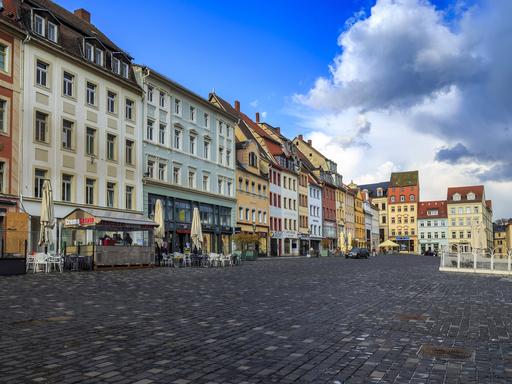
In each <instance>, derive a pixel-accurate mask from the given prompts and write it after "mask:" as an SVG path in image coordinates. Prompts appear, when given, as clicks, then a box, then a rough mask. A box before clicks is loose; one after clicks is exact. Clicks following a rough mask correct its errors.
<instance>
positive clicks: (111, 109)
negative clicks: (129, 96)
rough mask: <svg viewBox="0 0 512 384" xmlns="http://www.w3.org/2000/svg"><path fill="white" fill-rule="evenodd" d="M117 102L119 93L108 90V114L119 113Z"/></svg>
mask: <svg viewBox="0 0 512 384" xmlns="http://www.w3.org/2000/svg"><path fill="white" fill-rule="evenodd" d="M116 101H117V93H115V92H114V91H109V90H107V112H108V113H113V114H116V113H117V108H116Z"/></svg>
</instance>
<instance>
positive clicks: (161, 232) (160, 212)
mask: <svg viewBox="0 0 512 384" xmlns="http://www.w3.org/2000/svg"><path fill="white" fill-rule="evenodd" d="M155 223H157V224H158V227H155V232H154V235H155V243H157V244H158V246H159V247H161V246H162V245H163V244H164V237H165V223H164V209H163V207H162V201H161V200H160V199H158V200H157V201H156V203H155Z"/></svg>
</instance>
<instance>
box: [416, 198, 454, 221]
mask: <svg viewBox="0 0 512 384" xmlns="http://www.w3.org/2000/svg"><path fill="white" fill-rule="evenodd" d="M431 209H437V211H438V214H437V215H429V214H428V211H429V210H431ZM447 217H448V210H447V205H446V200H436V201H421V202H420V203H418V219H445V218H447Z"/></svg>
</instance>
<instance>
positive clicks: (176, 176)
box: [172, 165, 181, 184]
mask: <svg viewBox="0 0 512 384" xmlns="http://www.w3.org/2000/svg"><path fill="white" fill-rule="evenodd" d="M180 179H181V169H180V167H179V166H177V165H175V166H174V168H173V170H172V182H173V183H174V184H180Z"/></svg>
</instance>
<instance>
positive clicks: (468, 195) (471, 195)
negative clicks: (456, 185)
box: [467, 192, 476, 200]
mask: <svg viewBox="0 0 512 384" xmlns="http://www.w3.org/2000/svg"><path fill="white" fill-rule="evenodd" d="M475 197H476V196H475V194H474V193H473V192H469V193H468V194H467V199H468V200H475Z"/></svg>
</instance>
